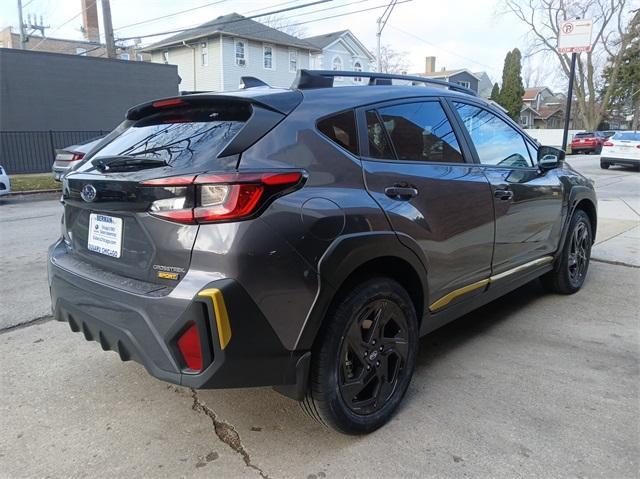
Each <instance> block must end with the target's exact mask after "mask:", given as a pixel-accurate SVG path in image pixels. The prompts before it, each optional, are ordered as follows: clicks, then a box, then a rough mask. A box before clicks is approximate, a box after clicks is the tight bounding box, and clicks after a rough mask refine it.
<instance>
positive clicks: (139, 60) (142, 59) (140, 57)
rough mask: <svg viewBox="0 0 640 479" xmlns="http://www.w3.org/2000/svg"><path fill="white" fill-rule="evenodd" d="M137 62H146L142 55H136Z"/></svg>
mask: <svg viewBox="0 0 640 479" xmlns="http://www.w3.org/2000/svg"><path fill="white" fill-rule="evenodd" d="M136 61H138V62H142V61H144V58H143V57H142V53H136Z"/></svg>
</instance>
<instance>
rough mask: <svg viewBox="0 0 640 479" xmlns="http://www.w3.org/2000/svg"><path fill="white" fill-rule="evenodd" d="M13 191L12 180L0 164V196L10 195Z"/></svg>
mask: <svg viewBox="0 0 640 479" xmlns="http://www.w3.org/2000/svg"><path fill="white" fill-rule="evenodd" d="M9 193H11V180H10V179H9V175H7V171H6V170H5V169H4V168H3V167H2V166H0V196H4V195H8V194H9Z"/></svg>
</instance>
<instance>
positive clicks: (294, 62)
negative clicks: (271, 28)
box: [289, 49, 298, 73]
mask: <svg viewBox="0 0 640 479" xmlns="http://www.w3.org/2000/svg"><path fill="white" fill-rule="evenodd" d="M297 71H298V50H293V49H292V50H289V73H295V72H297Z"/></svg>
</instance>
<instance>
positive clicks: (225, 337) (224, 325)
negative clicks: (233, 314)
mask: <svg viewBox="0 0 640 479" xmlns="http://www.w3.org/2000/svg"><path fill="white" fill-rule="evenodd" d="M198 296H202V297H205V298H209V299H210V300H211V303H212V304H213V312H214V313H215V314H216V326H217V327H218V338H219V339H220V348H221V349H224V348H226V347H227V344H229V341H231V324H230V323H229V315H228V314H227V306H226V305H225V304H224V297H223V296H222V291H220V290H219V289H216V288H210V289H203V290H202V291H200V292H199V293H198Z"/></svg>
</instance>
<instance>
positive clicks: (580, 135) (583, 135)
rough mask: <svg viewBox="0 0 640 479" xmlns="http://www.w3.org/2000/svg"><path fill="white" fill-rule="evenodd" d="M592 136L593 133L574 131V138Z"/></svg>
mask: <svg viewBox="0 0 640 479" xmlns="http://www.w3.org/2000/svg"><path fill="white" fill-rule="evenodd" d="M590 136H594V134H593V133H576V138H588V137H590Z"/></svg>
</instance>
